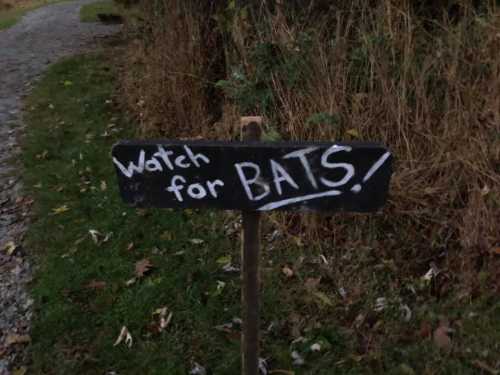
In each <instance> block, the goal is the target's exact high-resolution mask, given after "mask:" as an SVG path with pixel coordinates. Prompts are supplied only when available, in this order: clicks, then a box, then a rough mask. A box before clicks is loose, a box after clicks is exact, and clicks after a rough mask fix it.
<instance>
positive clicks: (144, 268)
mask: <svg viewBox="0 0 500 375" xmlns="http://www.w3.org/2000/svg"><path fill="white" fill-rule="evenodd" d="M152 268H153V264H152V263H151V261H150V260H149V259H147V258H144V259H142V260H140V261H138V262H137V263H135V275H136V276H137V277H138V278H142V277H144V276H145V275H146V274H147V273H148V272H149V271H151V269H152Z"/></svg>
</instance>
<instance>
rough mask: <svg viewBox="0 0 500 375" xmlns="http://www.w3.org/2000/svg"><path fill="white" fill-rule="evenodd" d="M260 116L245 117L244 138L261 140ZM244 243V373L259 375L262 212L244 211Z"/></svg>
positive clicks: (242, 339)
mask: <svg viewBox="0 0 500 375" xmlns="http://www.w3.org/2000/svg"><path fill="white" fill-rule="evenodd" d="M261 123H262V118H261V117H242V118H241V126H242V139H243V140H244V141H259V140H260V138H261V132H262V130H261ZM242 216H243V244H242V249H241V278H242V286H241V305H242V312H243V332H242V336H241V358H242V374H243V375H258V373H259V347H260V343H259V340H260V335H259V329H260V316H259V314H260V306H259V288H260V275H259V252H260V213H259V212H257V211H243V212H242Z"/></svg>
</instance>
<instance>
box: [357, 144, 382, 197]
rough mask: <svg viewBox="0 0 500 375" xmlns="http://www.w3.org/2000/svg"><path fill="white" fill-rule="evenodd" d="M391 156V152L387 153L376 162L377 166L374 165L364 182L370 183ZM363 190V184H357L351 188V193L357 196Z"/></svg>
mask: <svg viewBox="0 0 500 375" xmlns="http://www.w3.org/2000/svg"><path fill="white" fill-rule="evenodd" d="M390 156H391V153H390V152H386V153H385V154H384V155H382V156H381V157H380V158H379V159H378V160H377V161H376V162H375V164H373V165H372V167H371V168H370V170H369V171H368V172H367V173H366V175H365V177H363V182H366V181H368V180H369V179H370V178H371V177H372V176H373V175H374V174H375V172H377V171H378V170H379V168H380V167H381V166H382V165H383V164H384V163H385V161H386V160H387V159H389V157H390ZM361 189H362V186H361V184H356V185H354V186H353V187H352V188H351V191H352V192H353V193H355V194H357V193H359V192H360V191H361Z"/></svg>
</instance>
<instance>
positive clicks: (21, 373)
mask: <svg viewBox="0 0 500 375" xmlns="http://www.w3.org/2000/svg"><path fill="white" fill-rule="evenodd" d="M27 372H28V369H27V368H26V367H24V366H22V367H19V368H16V369H15V370H14V371H12V375H25V374H27Z"/></svg>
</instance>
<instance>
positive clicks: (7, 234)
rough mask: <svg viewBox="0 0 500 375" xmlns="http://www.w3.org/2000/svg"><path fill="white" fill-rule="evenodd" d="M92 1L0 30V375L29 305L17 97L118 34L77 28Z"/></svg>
mask: <svg viewBox="0 0 500 375" xmlns="http://www.w3.org/2000/svg"><path fill="white" fill-rule="evenodd" d="M95 1H96V0H77V1H70V2H63V3H60V4H54V5H50V6H46V7H44V8H40V9H38V10H35V11H33V12H31V13H29V14H27V15H26V16H25V17H24V18H23V19H22V20H21V21H20V22H19V23H18V24H17V25H15V26H14V27H12V28H10V29H8V30H5V31H0V375H8V374H11V371H13V366H14V364H16V367H17V366H20V365H21V364H22V363H23V362H24V361H26V358H25V352H24V350H23V349H24V348H25V347H26V345H27V341H28V339H29V327H30V320H31V315H32V309H31V306H32V304H33V300H32V299H31V298H30V297H29V294H28V293H27V290H26V286H27V284H28V283H29V282H30V281H31V267H30V263H29V259H27V258H26V253H25V252H24V250H23V249H22V247H21V246H20V245H19V244H20V243H21V242H22V237H23V233H24V230H25V228H26V222H27V221H26V217H27V216H28V212H29V206H30V204H31V202H30V200H29V198H27V197H23V196H22V195H21V194H22V191H21V188H22V186H21V182H20V178H19V175H18V170H19V162H18V159H19V153H20V148H19V145H18V138H19V135H20V133H21V131H22V128H23V124H22V115H21V106H22V98H23V96H24V95H26V94H27V93H28V92H29V89H30V87H31V84H32V83H33V82H34V81H35V80H36V78H37V77H38V76H39V75H40V74H41V73H42V72H43V71H44V70H45V69H46V68H47V66H48V65H49V64H50V63H52V62H55V61H57V60H58V59H60V58H61V57H63V56H68V55H72V54H76V53H79V52H82V51H85V50H87V49H90V48H92V46H93V45H94V46H95V41H96V38H99V37H104V36H106V35H109V34H111V33H114V32H116V31H117V30H118V29H117V26H105V25H101V24H89V23H87V24H83V23H80V21H79V10H80V7H81V6H82V5H84V4H88V3H92V2H95ZM12 245H14V246H12Z"/></svg>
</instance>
